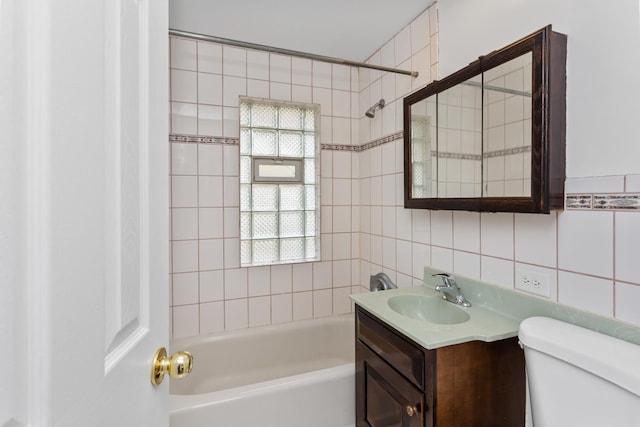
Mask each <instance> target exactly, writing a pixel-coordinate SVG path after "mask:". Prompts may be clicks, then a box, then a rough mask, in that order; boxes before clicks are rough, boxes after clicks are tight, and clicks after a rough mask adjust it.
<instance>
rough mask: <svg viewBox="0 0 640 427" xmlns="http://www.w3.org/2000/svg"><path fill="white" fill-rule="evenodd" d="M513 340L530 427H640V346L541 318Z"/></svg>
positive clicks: (525, 323) (522, 327)
mask: <svg viewBox="0 0 640 427" xmlns="http://www.w3.org/2000/svg"><path fill="white" fill-rule="evenodd" d="M518 337H519V338H520V343H521V344H522V346H523V348H524V355H525V361H526V369H527V378H528V383H529V395H530V399H531V414H532V417H533V425H534V427H556V426H580V427H589V426H598V427H601V426H619V427H623V426H640V346H638V345H635V344H631V343H629V342H626V341H622V340H619V339H616V338H613V337H610V336H608V335H604V334H600V333H598V332H594V331H591V330H589V329H585V328H581V327H579V326H575V325H572V324H569V323H565V322H561V321H558V320H554V319H550V318H546V317H531V318H528V319H526V320H524V321H523V322H522V323H521V325H520V332H519V334H518Z"/></svg>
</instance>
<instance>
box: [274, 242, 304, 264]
mask: <svg viewBox="0 0 640 427" xmlns="http://www.w3.org/2000/svg"><path fill="white" fill-rule="evenodd" d="M304 248H305V241H304V239H282V240H280V259H282V260H283V261H293V260H296V259H304Z"/></svg>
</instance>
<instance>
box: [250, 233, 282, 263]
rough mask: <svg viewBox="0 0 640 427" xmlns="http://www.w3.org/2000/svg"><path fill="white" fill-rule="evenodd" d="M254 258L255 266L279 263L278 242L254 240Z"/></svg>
mask: <svg viewBox="0 0 640 427" xmlns="http://www.w3.org/2000/svg"><path fill="white" fill-rule="evenodd" d="M252 256H253V263H254V264H266V263H270V262H274V261H278V240H275V239H273V240H254V241H253V254H252Z"/></svg>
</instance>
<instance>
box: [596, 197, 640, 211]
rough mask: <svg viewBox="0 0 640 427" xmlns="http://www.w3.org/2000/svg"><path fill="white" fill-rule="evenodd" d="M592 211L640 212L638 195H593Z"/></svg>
mask: <svg viewBox="0 0 640 427" xmlns="http://www.w3.org/2000/svg"><path fill="white" fill-rule="evenodd" d="M593 209H616V210H625V211H627V210H640V194H603V195H596V194H594V196H593Z"/></svg>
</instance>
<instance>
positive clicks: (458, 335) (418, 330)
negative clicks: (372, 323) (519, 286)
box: [351, 286, 520, 350]
mask: <svg viewBox="0 0 640 427" xmlns="http://www.w3.org/2000/svg"><path fill="white" fill-rule="evenodd" d="M397 295H416V296H427V297H436V298H439V297H440V295H441V294H440V293H439V292H436V291H434V290H432V289H430V288H427V287H426V286H419V287H416V288H403V289H390V290H386V291H382V292H369V293H362V294H356V295H351V299H352V300H353V301H355V303H356V304H358V305H359V306H360V307H362V308H364V309H365V310H366V311H368V312H369V313H371V314H373V315H374V316H376V317H377V318H379V319H380V320H382V321H384V322H385V323H387V324H388V325H390V326H392V327H393V328H395V329H396V330H398V331H399V332H401V333H403V334H404V335H406V336H407V337H409V338H411V339H412V340H413V341H415V342H416V343H418V344H420V345H421V346H422V347H424V348H426V349H427V350H433V349H436V348H439V347H444V346H447V345H452V344H460V343H464V342H468V341H486V342H491V341H498V340H501V339H504V338H510V337H514V336H516V335H518V328H519V325H520V322H519V321H517V320H514V319H511V318H509V317H506V316H504V315H500V314H497V313H495V312H492V311H490V310H487V309H485V308H483V307H480V306H475V305H472V306H471V307H468V308H465V307H460V306H456V307H459V308H460V309H461V310H464V311H465V312H467V313H468V314H469V316H470V319H469V320H467V321H466V322H463V323H458V324H454V325H442V324H436V323H430V322H425V321H422V320H417V319H412V318H409V317H406V316H403V315H402V314H399V313H396V312H395V311H394V310H392V309H391V307H390V306H389V304H388V300H389V298H391V297H394V296H397ZM443 303H445V304H452V303H450V302H445V301H443ZM472 303H473V302H472ZM452 305H454V304H452Z"/></svg>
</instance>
